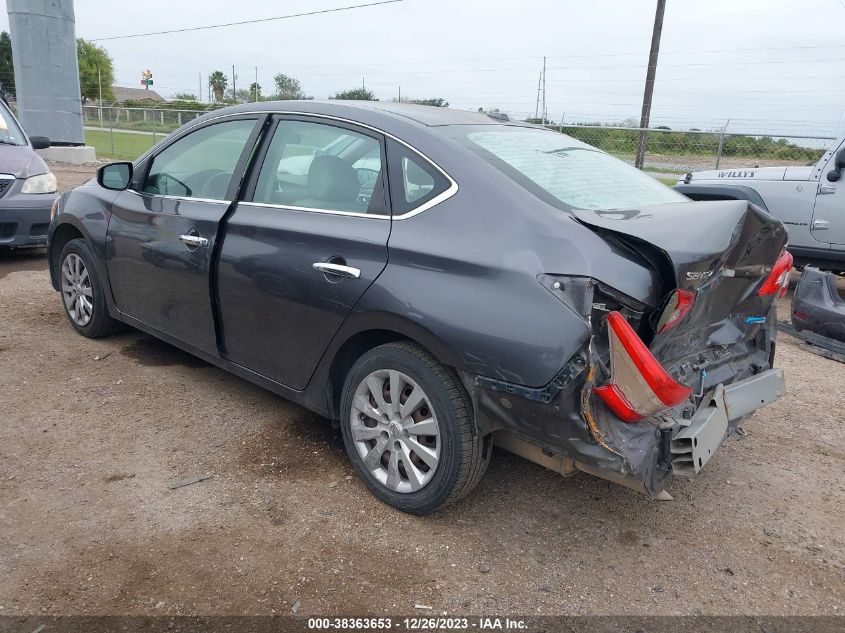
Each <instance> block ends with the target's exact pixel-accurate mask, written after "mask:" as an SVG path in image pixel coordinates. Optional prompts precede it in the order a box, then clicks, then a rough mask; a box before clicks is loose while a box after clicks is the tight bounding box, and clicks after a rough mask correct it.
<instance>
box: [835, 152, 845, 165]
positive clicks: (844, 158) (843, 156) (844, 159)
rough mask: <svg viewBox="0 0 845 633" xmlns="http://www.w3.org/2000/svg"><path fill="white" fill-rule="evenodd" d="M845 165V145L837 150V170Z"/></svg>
mask: <svg viewBox="0 0 845 633" xmlns="http://www.w3.org/2000/svg"><path fill="white" fill-rule="evenodd" d="M843 167H845V147H843V148H842V149H840V150H839V151H838V152H836V161H835V168H836V169H837V170H839V169H842V168H843Z"/></svg>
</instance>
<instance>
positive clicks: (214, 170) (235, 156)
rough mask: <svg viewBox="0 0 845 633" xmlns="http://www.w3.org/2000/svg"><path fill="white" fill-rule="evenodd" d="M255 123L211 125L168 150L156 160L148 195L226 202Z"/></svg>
mask: <svg viewBox="0 0 845 633" xmlns="http://www.w3.org/2000/svg"><path fill="white" fill-rule="evenodd" d="M254 127H255V119H238V120H236V121H225V122H223V123H215V124H214V125H209V126H208V127H204V128H202V129H199V130H197V131H196V132H191V133H190V134H188V135H187V136H184V137H182V138H180V139H179V140H178V141H176V142H175V143H173V144H172V145H170V146H168V147H167V148H165V149H164V150H162V151H161V153H159V154H157V155H156V156H155V158H154V159H153V163H152V165H151V166H150V170H149V172H148V173H147V178H146V180H145V181H144V187H143V191H144V193H152V194H160V195H168V196H180V197H184V198H206V199H209V200H225V199H226V192H227V191H228V190H229V184H230V183H231V181H232V175H233V174H234V173H235V168H236V166H237V164H238V160H239V159H240V157H241V154H242V153H243V151H244V147H245V146H246V142H247V139H248V138H249V135H250V134H251V133H252V130H253V128H254Z"/></svg>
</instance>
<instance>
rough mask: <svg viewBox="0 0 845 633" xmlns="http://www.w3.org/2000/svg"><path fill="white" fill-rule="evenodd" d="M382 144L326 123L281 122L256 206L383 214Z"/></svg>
mask: <svg viewBox="0 0 845 633" xmlns="http://www.w3.org/2000/svg"><path fill="white" fill-rule="evenodd" d="M381 156H382V153H381V143H380V142H379V141H378V140H377V139H376V138H375V137H372V136H369V135H367V134H362V133H360V132H356V131H353V130H351V129H347V128H342V127H337V126H335V125H330V124H325V123H311V122H308V121H290V120H281V121H279V123H278V125H277V126H276V131H275V132H274V134H273V139H272V141H271V142H270V145H269V147H268V148H267V155H266V156H265V158H264V162H263V163H262V165H261V171H260V172H259V174H258V180H257V182H256V185H255V193H254V194H253V202H261V203H265V204H278V205H280V206H291V207H300V208H306V209H317V210H325V211H343V212H348V213H370V214H377V215H380V214H383V213H385V205H384V187H383V184H382V177H381V174H382V157H381Z"/></svg>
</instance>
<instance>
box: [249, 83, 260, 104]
mask: <svg viewBox="0 0 845 633" xmlns="http://www.w3.org/2000/svg"><path fill="white" fill-rule="evenodd" d="M249 98H250V99H252V100H253V101H258V100H259V99H260V98H261V85H260V84H259V83H258V82H257V81H253V82H252V83H251V84H250V85H249Z"/></svg>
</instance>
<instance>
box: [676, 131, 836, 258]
mask: <svg viewBox="0 0 845 633" xmlns="http://www.w3.org/2000/svg"><path fill="white" fill-rule="evenodd" d="M843 168H845V138H840V139H839V140H838V141H836V143H835V144H834V145H833V147H832V148H831V149H830V150H828V151H826V152H825V153H824V155H823V156H822V157H821V158H820V159H819V161H818V162H817V163H816V164H815V165H809V166H806V167H749V168H747V169H712V170H708V171H699V172H693V173H689V174H687V175H686V176H685V177H684V178H682V179H680V180H679V181H678V183H677V185H676V186H675V189H676V190H678V191H680V192H681V193H683V194H684V195H686V196H687V197H689V198H692V199H693V200H748V201H750V202H752V203H754V204H755V205H757V206H759V207H761V208H762V209H764V210H766V211H768V212H769V213H770V214H771V215H773V216H775V217H776V218H777V219H778V220H780V221H781V222H783V223H784V225H786V229H787V232H788V233H789V245H788V246H787V248H788V250H789V252H790V253H792V256H793V257H794V259H795V265H796V266H797V267H799V268H800V267H803V266H805V265H812V266H817V267H819V268H821V269H823V270H830V271H835V272H845V182H840V179H841V177H842V171H843Z"/></svg>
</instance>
